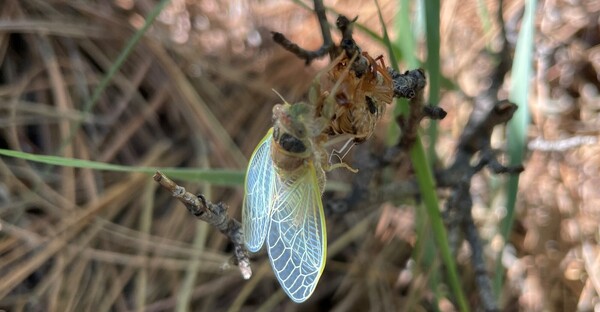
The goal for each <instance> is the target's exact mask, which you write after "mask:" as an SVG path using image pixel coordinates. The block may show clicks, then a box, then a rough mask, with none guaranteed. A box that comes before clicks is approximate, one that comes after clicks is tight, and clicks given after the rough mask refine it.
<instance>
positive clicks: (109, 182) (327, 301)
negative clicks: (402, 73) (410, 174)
mask: <svg viewBox="0 0 600 312" xmlns="http://www.w3.org/2000/svg"><path fill="white" fill-rule="evenodd" d="M155 2H156V1H150V0H142V1H130V0H129V1H128V0H115V1H98V2H89V1H83V2H82V1H67V0H55V1H40V0H24V1H18V0H7V1H5V2H4V3H3V6H2V11H1V12H0V72H1V74H0V147H1V148H8V149H14V150H22V151H27V152H32V153H36V154H47V155H62V156H65V157H74V158H80V159H89V160H96V161H102V162H109V163H115V164H125V165H131V166H164V167H214V168H232V169H239V170H243V169H244V167H245V165H246V162H247V157H248V156H249V155H250V153H251V152H252V150H253V148H254V146H255V145H256V143H257V142H258V140H259V139H260V138H261V137H262V136H263V135H264V133H265V131H266V130H267V129H268V128H269V127H270V124H271V109H272V106H273V104H275V103H277V102H279V101H280V100H279V99H278V97H277V95H275V94H274V93H273V92H272V91H271V89H272V88H274V89H276V90H277V91H278V92H279V93H281V94H282V95H283V96H284V97H285V98H286V99H288V100H289V101H295V100H299V99H301V98H302V97H303V96H304V94H305V92H306V90H307V89H308V87H309V85H310V83H311V79H312V78H313V77H314V74H315V72H316V71H317V70H318V67H319V66H320V65H322V64H323V63H317V64H316V65H313V66H312V67H305V66H304V64H303V62H302V61H300V60H298V59H296V58H295V56H293V55H291V54H289V53H287V52H285V51H283V50H282V49H280V48H279V47H277V46H276V45H275V44H274V43H272V42H271V41H270V39H269V38H270V37H269V31H270V30H277V31H281V32H283V33H285V34H286V35H289V37H290V38H291V39H292V40H294V41H296V42H298V43H299V44H300V45H301V46H308V47H317V46H319V45H320V41H321V39H320V34H319V32H318V31H317V30H318V28H317V27H318V26H317V23H316V20H315V19H314V18H313V17H312V16H311V15H310V12H308V11H305V10H302V9H299V8H298V7H297V6H296V5H294V4H292V3H288V2H284V3H280V2H279V1H262V2H260V3H253V2H251V1H244V0H240V1H197V2H192V1H175V0H173V1H172V3H171V4H170V5H169V7H168V8H167V9H166V10H165V11H164V12H163V14H162V15H161V16H160V18H159V21H158V22H157V23H156V24H155V25H154V26H153V28H152V29H151V30H150V32H149V33H148V34H147V35H146V37H145V38H144V40H142V41H141V43H140V44H139V45H138V46H137V47H136V49H135V50H134V52H133V54H132V55H131V56H130V57H129V58H128V59H127V61H126V62H125V64H124V65H123V66H122V67H121V69H120V70H119V72H118V73H117V75H116V76H115V77H114V79H113V80H112V81H111V83H110V85H109V87H108V88H107V89H106V90H105V92H104V93H103V94H102V96H101V97H100V100H99V101H98V102H97V104H95V105H94V106H93V107H89V108H86V107H85V105H84V103H87V102H88V99H89V97H90V95H91V93H92V91H93V89H94V88H95V87H96V86H97V84H98V82H99V81H100V80H101V79H102V77H103V76H104V75H105V74H106V72H107V70H108V68H109V67H110V66H111V64H112V63H113V62H114V60H115V59H116V57H117V55H118V54H119V53H120V52H121V50H122V49H123V47H124V46H125V44H126V42H127V40H129V39H130V38H131V36H132V35H133V33H134V32H135V30H136V28H139V27H140V26H141V25H142V23H143V17H145V16H147V15H148V13H149V11H150V10H151V9H152V7H153V6H154V5H155V4H156V3H155ZM380 2H381V4H382V7H383V8H384V13H385V19H386V21H387V22H389V24H390V25H391V24H392V20H393V17H394V14H395V10H396V7H395V2H392V1H380ZM488 2H489V5H488V8H489V9H490V10H491V12H492V13H493V12H494V11H495V10H496V9H497V7H496V6H497V4H495V2H494V3H492V1H488ZM574 3H575V2H568V1H555V2H542V3H540V4H539V11H538V14H537V21H538V23H537V31H538V34H537V38H538V39H537V41H536V42H537V44H536V49H537V51H536V58H537V59H536V73H537V74H536V75H537V76H536V79H535V84H534V85H535V87H534V93H533V96H532V99H531V102H530V103H531V105H530V107H529V109H530V110H531V112H532V116H533V122H532V125H531V128H530V134H531V138H532V139H533V138H543V139H544V140H545V141H555V140H564V139H567V138H572V137H584V136H587V137H591V139H587V140H588V141H585V140H584V141H583V142H584V143H585V142H590V140H592V141H593V140H594V139H595V141H597V139H598V136H599V133H598V130H599V129H600V119H599V116H600V115H599V114H598V112H599V110H600V106H598V103H600V96H599V95H598V94H599V92H598V88H600V78H599V76H598V72H600V29H599V28H598V15H599V14H600V5H598V3H597V1H583V2H582V3H580V4H574ZM326 4H329V5H332V6H333V7H334V8H336V9H338V10H339V11H340V12H341V13H344V14H347V15H348V16H354V15H359V17H360V20H359V21H361V22H364V23H365V24H366V25H367V26H368V27H369V28H371V29H373V30H375V31H376V32H379V31H380V27H379V26H378V20H377V18H376V14H377V11H376V9H375V6H374V5H373V3H372V2H370V1H365V2H364V3H361V5H360V6H359V5H358V4H356V2H353V1H337V2H326ZM520 9H522V4H521V2H518V1H507V3H506V8H505V10H504V11H505V18H506V20H507V21H508V23H509V25H510V22H511V21H512V20H514V18H515V16H518V13H519V10H520ZM441 17H442V24H441V25H442V33H441V35H442V37H441V47H442V51H441V59H442V71H443V74H444V76H445V77H447V78H448V79H450V80H452V81H453V82H455V83H456V84H457V86H458V89H459V90H460V91H457V90H446V91H445V92H444V93H443V94H442V100H441V103H440V105H441V106H442V107H444V108H445V109H446V110H447V111H448V112H449V116H448V117H447V119H446V120H444V121H443V122H442V123H441V125H440V127H441V129H442V131H441V132H440V133H441V135H440V142H439V145H438V151H439V153H440V155H441V158H442V162H444V161H448V159H450V158H451V157H452V151H453V149H454V143H455V142H456V140H457V138H458V136H459V135H460V132H461V130H462V128H463V127H464V124H465V122H466V119H467V118H468V114H469V113H470V111H471V106H470V105H469V103H470V97H472V96H474V95H476V94H477V93H478V92H480V91H481V90H482V89H483V88H485V86H486V84H485V80H484V79H483V78H485V75H486V74H487V73H489V71H490V68H491V67H492V66H493V64H491V63H490V59H489V58H488V57H487V56H486V55H485V54H484V53H482V50H483V49H484V48H485V47H486V45H488V44H490V40H489V38H488V37H487V35H486V33H485V31H484V29H483V27H482V26H481V21H480V19H479V18H478V15H477V8H476V7H475V4H471V3H470V4H468V5H467V4H465V3H464V2H460V1H455V0H450V1H444V2H443V5H442V12H441ZM330 20H331V18H330ZM492 26H493V27H492V30H491V31H492V34H494V33H497V25H492ZM357 40H358V41H359V42H361V45H362V46H363V48H365V49H368V50H369V51H370V53H371V54H372V55H378V54H382V53H384V52H385V49H383V47H381V46H378V45H375V44H374V43H373V42H371V41H370V40H369V38H368V37H367V36H365V35H361V34H357ZM491 47H492V48H493V47H494V45H493V41H492V44H491ZM419 54H420V55H422V54H423V53H422V52H420V53H419ZM521 109H524V108H521ZM388 111H391V110H388ZM389 119H391V118H388V120H387V121H388V122H389ZM78 125H80V127H79V126H78ZM383 132H384V131H380V134H382V133H383ZM496 138H497V139H498V142H497V143H498V147H499V148H502V147H503V146H502V145H503V142H504V141H505V138H504V137H502V134H500V133H499V134H498V136H496ZM377 139H379V140H381V139H382V137H381V135H379V137H378V138H377ZM595 141H594V142H595ZM542 143H543V142H542ZM545 144H546V145H544V144H542V145H543V146H546V147H548V146H550V145H551V144H550V143H548V142H546V143H545ZM369 147H372V146H370V145H366V144H365V146H364V147H362V146H360V147H359V148H358V149H359V150H360V149H366V148H369ZM534 147H535V146H534ZM373 148H374V147H373ZM599 155H600V145H599V144H598V143H595V144H579V145H574V146H570V147H569V148H567V149H562V150H560V149H559V150H553V151H545V150H541V149H539V148H538V149H537V150H534V149H532V150H531V151H530V153H529V158H528V160H527V162H526V163H525V167H526V171H525V172H524V173H523V175H522V178H521V187H520V196H519V203H518V209H519V215H518V220H517V225H516V227H515V230H514V231H513V237H512V239H511V244H512V245H513V246H514V248H515V252H514V253H507V254H506V256H505V259H504V261H506V264H505V265H506V266H507V267H508V275H507V284H506V289H505V290H504V292H503V293H504V298H502V299H503V300H502V304H503V306H505V307H506V308H505V309H506V310H507V311H512V310H516V309H520V310H524V311H574V310H576V309H579V310H580V311H592V310H594V308H595V309H596V310H597V309H598V307H600V303H599V302H600V299H599V295H598V294H599V293H600V280H599V278H598V277H599V276H600V247H599V245H598V241H599V235H600V232H599V228H600V191H598V189H597V185H598V184H596V183H600V178H599V177H600V156H599ZM388 174H389V173H388ZM0 177H1V179H0V207H1V208H0V310H1V309H6V310H8V311H89V310H94V311H109V310H112V311H129V310H140V311H142V310H144V311H163V310H166V311H169V310H174V309H176V308H179V309H182V310H185V309H186V308H189V309H192V310H203V311H222V310H227V309H231V310H236V309H238V308H239V309H242V310H244V311H253V310H255V309H257V308H258V307H262V308H263V309H265V310H269V309H273V310H284V309H285V310H289V311H293V310H336V311H353V310H371V311H396V310H399V309H403V308H404V309H407V308H406V307H411V310H415V311H424V310H432V307H431V302H432V297H433V296H434V293H433V292H432V291H431V290H430V288H429V286H428V284H427V278H428V277H429V276H430V275H429V274H434V273H432V272H434V271H435V270H434V269H432V270H431V271H427V270H423V269H422V268H421V269H420V270H416V271H412V267H411V265H414V263H411V262H407V260H408V259H409V257H410V256H411V251H412V248H413V247H414V244H415V239H416V238H415V233H414V231H413V230H412V228H413V226H414V219H415V216H414V215H415V214H414V211H413V208H414V207H413V206H411V205H392V204H390V203H384V204H381V203H379V204H377V205H374V206H373V207H365V209H364V210H362V211H351V212H347V213H344V214H340V213H335V211H331V212H330V214H331V215H330V216H329V217H328V221H327V222H328V227H329V239H328V240H329V248H328V252H329V256H330V257H331V258H330V260H329V262H328V265H327V267H326V270H325V273H324V275H323V277H322V278H321V281H320V284H319V286H318V288H317V290H316V292H315V294H314V295H313V298H312V299H311V300H310V301H309V302H307V303H306V304H304V305H302V306H298V305H294V304H292V303H289V302H288V300H287V299H286V298H285V297H284V295H283V293H282V292H281V291H280V290H279V286H278V284H277V282H276V281H275V280H274V278H273V275H272V273H271V272H270V267H269V266H268V262H267V261H266V260H265V259H266V257H265V256H264V255H259V256H256V257H255V259H254V260H255V261H254V263H253V268H254V276H253V278H252V279H251V280H250V281H243V279H242V278H241V276H240V274H239V272H238V271H237V270H236V269H235V266H231V267H229V266H227V265H226V264H227V263H228V258H229V257H230V256H231V253H230V246H229V245H228V241H227V240H226V239H225V238H224V236H222V235H221V234H220V233H218V232H217V231H215V230H214V229H212V228H210V227H209V226H207V225H206V224H203V223H200V222H197V221H196V220H195V219H193V218H192V217H191V216H190V215H189V214H188V213H187V211H186V210H185V209H184V208H183V207H182V206H181V205H180V204H179V203H177V202H175V201H174V200H172V199H171V198H170V197H169V194H166V193H165V192H162V191H161V190H158V189H157V186H156V185H155V183H154V182H153V180H152V179H151V177H149V176H146V175H142V174H123V173H106V172H100V171H94V170H89V169H73V168H67V167H48V166H42V165H38V164H33V163H28V162H25V161H19V160H15V159H9V158H1V159H0ZM336 177H337V178H338V179H339V178H346V176H345V175H344V174H337V175H334V178H333V179H332V180H335V179H336ZM341 182H342V184H343V182H344V180H341ZM496 182H497V181H496ZM496 182H495V181H494V180H493V179H490V178H489V177H488V176H485V175H482V176H481V177H480V179H479V180H478V181H476V183H474V187H473V190H472V192H473V194H474V199H475V201H474V211H473V214H474V216H475V219H476V221H477V222H478V225H479V226H480V228H481V235H482V237H483V238H484V239H485V240H486V241H488V242H489V243H490V244H489V247H488V252H489V259H490V272H491V270H492V268H493V265H492V261H493V259H494V252H495V251H496V250H495V249H494V246H496V245H495V243H494V242H495V241H494V240H495V239H496V235H497V228H496V227H497V224H498V221H499V218H501V217H502V215H503V213H504V212H503V202H502V198H503V197H502V196H503V193H502V190H501V189H499V188H498V186H497V185H496V184H494V183H496ZM338 185H339V183H338ZM185 186H186V187H187V188H188V189H190V190H192V191H194V192H202V193H203V194H205V195H206V196H207V197H210V198H211V199H212V200H213V201H214V202H217V201H218V200H225V201H226V202H227V204H228V205H229V207H230V213H232V214H234V215H237V216H239V209H240V207H241V201H242V191H241V187H240V188H237V189H231V188H223V187H214V186H210V185H203V184H202V183H198V184H188V185H185ZM459 259H460V258H459ZM459 263H461V264H462V265H463V268H462V271H463V272H465V276H464V283H465V285H464V287H465V289H467V290H468V294H472V295H470V298H469V299H471V300H472V302H473V303H474V304H476V302H477V299H476V295H475V290H474V285H473V284H472V281H471V278H472V276H470V274H472V272H471V271H470V270H469V268H468V266H469V262H468V261H467V260H464V261H459ZM440 306H441V307H442V309H445V308H444V307H448V306H451V304H450V303H449V302H445V301H442V302H441V303H440ZM448 309H451V308H448Z"/></svg>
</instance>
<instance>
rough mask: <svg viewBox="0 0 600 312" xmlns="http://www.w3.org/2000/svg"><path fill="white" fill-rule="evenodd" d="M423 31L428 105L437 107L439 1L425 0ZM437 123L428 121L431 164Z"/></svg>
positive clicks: (434, 156) (433, 159) (433, 161)
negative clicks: (427, 76) (424, 31)
mask: <svg viewBox="0 0 600 312" xmlns="http://www.w3.org/2000/svg"><path fill="white" fill-rule="evenodd" d="M423 2H424V6H425V29H426V34H427V61H426V62H425V69H426V71H427V73H428V75H429V79H428V83H429V103H430V104H431V105H438V103H439V102H440V83H441V79H440V77H441V72H440V1H439V0H425V1H423ZM437 125H438V123H437V121H435V120H430V122H429V128H428V129H427V131H428V134H429V142H430V143H429V148H428V150H427V153H428V154H429V155H430V160H431V162H432V163H435V161H436V158H437V156H436V152H435V142H436V141H437V132H438V127H437Z"/></svg>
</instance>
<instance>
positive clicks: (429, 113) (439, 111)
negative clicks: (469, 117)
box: [423, 105, 448, 120]
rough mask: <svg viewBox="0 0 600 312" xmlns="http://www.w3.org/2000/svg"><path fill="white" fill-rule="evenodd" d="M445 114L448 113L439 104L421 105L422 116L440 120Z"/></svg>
mask: <svg viewBox="0 0 600 312" xmlns="http://www.w3.org/2000/svg"><path fill="white" fill-rule="evenodd" d="M446 115H448V113H446V111H445V110H444V109H443V108H441V107H439V106H433V105H426V106H423V116H424V117H429V118H431V119H433V120H442V119H444V118H446Z"/></svg>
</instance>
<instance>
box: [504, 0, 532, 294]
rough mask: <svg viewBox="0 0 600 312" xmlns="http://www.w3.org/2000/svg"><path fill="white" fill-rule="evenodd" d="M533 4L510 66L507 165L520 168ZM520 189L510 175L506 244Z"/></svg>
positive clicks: (529, 5) (516, 178) (528, 8)
mask: <svg viewBox="0 0 600 312" xmlns="http://www.w3.org/2000/svg"><path fill="white" fill-rule="evenodd" d="M536 3H537V2H536V1H534V0H528V1H527V2H526V3H525V12H524V15H523V22H522V24H521V30H520V32H519V39H518V41H517V46H516V51H515V58H514V61H513V66H512V74H511V78H512V79H511V86H510V94H509V99H510V100H511V101H512V102H513V103H515V104H517V105H518V106H519V109H518V110H517V111H516V113H515V114H514V116H513V118H512V119H511V120H510V122H509V123H508V130H509V136H508V152H509V155H510V165H512V166H515V165H520V164H522V163H523V155H524V151H525V139H526V136H527V127H528V124H529V119H530V117H529V107H528V105H527V103H528V97H529V85H530V78H531V75H532V71H533V68H532V66H533V64H532V62H533V40H534V34H535V10H536ZM518 187H519V176H518V175H513V176H511V177H510V178H509V180H508V185H507V203H506V209H507V214H506V217H505V218H504V220H502V225H501V229H500V233H501V235H502V238H503V239H504V241H505V242H506V241H507V240H508V237H509V235H510V232H511V231H512V226H513V223H514V219H515V203H516V200H517V191H518ZM500 259H501V254H499V255H498V257H497V259H496V260H497V261H496V274H495V278H494V291H495V293H496V295H497V296H498V295H499V294H500V291H501V289H502V282H503V278H504V270H503V268H502V263H501V261H500Z"/></svg>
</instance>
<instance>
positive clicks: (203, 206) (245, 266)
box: [153, 171, 252, 279]
mask: <svg viewBox="0 0 600 312" xmlns="http://www.w3.org/2000/svg"><path fill="white" fill-rule="evenodd" d="M153 178H154V181H156V182H158V183H159V184H160V185H161V186H162V187H163V188H165V189H166V190H167V191H169V192H171V194H172V195H173V197H175V198H177V199H179V201H181V202H182V203H183V204H184V205H185V207H186V208H187V210H188V211H189V212H190V213H191V214H193V215H194V216H196V217H197V218H198V219H200V220H202V221H205V222H207V223H209V224H211V225H213V226H215V227H216V228H217V229H219V231H221V233H223V234H225V236H227V237H228V238H229V240H231V242H232V243H233V246H234V251H233V253H234V255H235V260H236V261H235V262H236V263H237V265H238V267H239V268H240V272H241V273H242V276H243V277H244V279H249V278H250V277H251V276H252V269H251V268H250V260H249V259H248V252H247V251H246V248H245V247H244V236H243V233H242V226H241V224H240V222H239V221H238V220H236V219H234V218H231V217H229V215H228V214H227V206H225V204H223V203H218V204H213V203H211V202H210V201H208V200H207V199H206V198H204V196H202V195H198V196H196V195H194V194H192V193H190V192H188V191H186V190H185V188H183V187H182V186H179V185H177V184H176V183H175V182H173V181H172V180H171V179H169V178H167V177H166V176H165V175H164V174H162V173H161V172H159V171H157V172H156V173H155V174H154V176H153Z"/></svg>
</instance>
